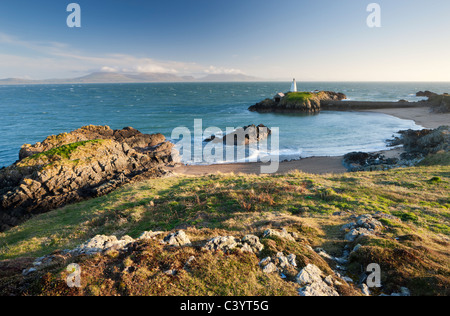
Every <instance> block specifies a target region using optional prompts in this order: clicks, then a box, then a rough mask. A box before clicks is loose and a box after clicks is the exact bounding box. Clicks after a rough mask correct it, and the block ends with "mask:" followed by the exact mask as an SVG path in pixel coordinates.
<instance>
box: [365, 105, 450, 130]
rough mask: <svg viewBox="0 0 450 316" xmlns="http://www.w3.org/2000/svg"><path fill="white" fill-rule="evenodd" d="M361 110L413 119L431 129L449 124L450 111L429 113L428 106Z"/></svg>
mask: <svg viewBox="0 0 450 316" xmlns="http://www.w3.org/2000/svg"><path fill="white" fill-rule="evenodd" d="M362 112H375V113H384V114H388V115H392V116H396V117H398V118H401V119H405V120H412V121H415V122H416V124H418V125H420V126H423V127H425V128H431V129H434V128H438V127H440V126H443V125H450V113H431V112H430V108H429V107H412V108H407V109H405V108H395V109H377V110H364V111H362Z"/></svg>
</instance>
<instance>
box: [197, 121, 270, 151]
mask: <svg viewBox="0 0 450 316" xmlns="http://www.w3.org/2000/svg"><path fill="white" fill-rule="evenodd" d="M271 133H272V131H271V130H270V129H269V128H268V127H266V126H264V125H263V124H260V125H258V126H256V125H248V126H244V127H241V128H238V129H236V130H235V131H234V132H232V133H230V134H227V135H225V136H224V137H222V138H218V137H215V136H213V137H211V138H210V139H207V140H205V141H206V142H213V143H220V142H223V143H224V144H226V145H234V146H245V145H249V144H255V143H259V142H260V141H263V140H265V139H267V138H268V137H269V136H270V134H271Z"/></svg>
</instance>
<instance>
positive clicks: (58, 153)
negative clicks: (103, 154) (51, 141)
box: [21, 139, 104, 164]
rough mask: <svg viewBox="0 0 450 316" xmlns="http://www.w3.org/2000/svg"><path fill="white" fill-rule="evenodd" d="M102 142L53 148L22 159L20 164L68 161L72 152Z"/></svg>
mask: <svg viewBox="0 0 450 316" xmlns="http://www.w3.org/2000/svg"><path fill="white" fill-rule="evenodd" d="M102 142H104V140H101V139H96V140H87V141H82V142H77V143H72V144H68V145H63V146H60V147H56V148H53V149H51V150H48V151H45V152H43V153H39V154H35V155H33V156H31V157H28V158H26V159H24V161H22V162H21V164H32V162H33V161H38V160H42V159H46V160H49V161H54V160H56V159H67V160H69V159H70V158H71V156H72V154H73V153H74V152H76V151H77V150H78V149H79V148H80V147H84V146H86V145H88V144H101V143H102Z"/></svg>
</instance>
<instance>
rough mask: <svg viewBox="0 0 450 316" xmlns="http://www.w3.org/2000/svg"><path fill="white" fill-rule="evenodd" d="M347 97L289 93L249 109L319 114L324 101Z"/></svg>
mask: <svg viewBox="0 0 450 316" xmlns="http://www.w3.org/2000/svg"><path fill="white" fill-rule="evenodd" d="M346 98H347V96H346V95H345V94H343V93H336V92H331V91H315V92H289V93H287V94H286V95H285V96H284V97H282V98H274V99H266V100H264V101H262V102H259V103H257V104H255V105H253V106H251V107H250V108H249V110H250V111H252V112H304V113H318V112H320V110H321V104H322V102H324V101H341V100H344V99H346Z"/></svg>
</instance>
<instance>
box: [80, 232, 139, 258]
mask: <svg viewBox="0 0 450 316" xmlns="http://www.w3.org/2000/svg"><path fill="white" fill-rule="evenodd" d="M134 241H135V240H134V239H133V238H131V237H130V236H125V237H123V238H122V239H120V240H119V239H117V237H116V236H104V235H97V236H95V237H94V238H92V239H90V240H88V241H87V242H85V243H84V244H82V245H80V246H79V247H78V248H75V249H74V250H72V251H71V253H72V254H75V255H81V254H84V255H94V254H96V253H102V252H104V251H107V250H122V249H124V248H126V246H128V245H129V244H131V243H133V242H134Z"/></svg>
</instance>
